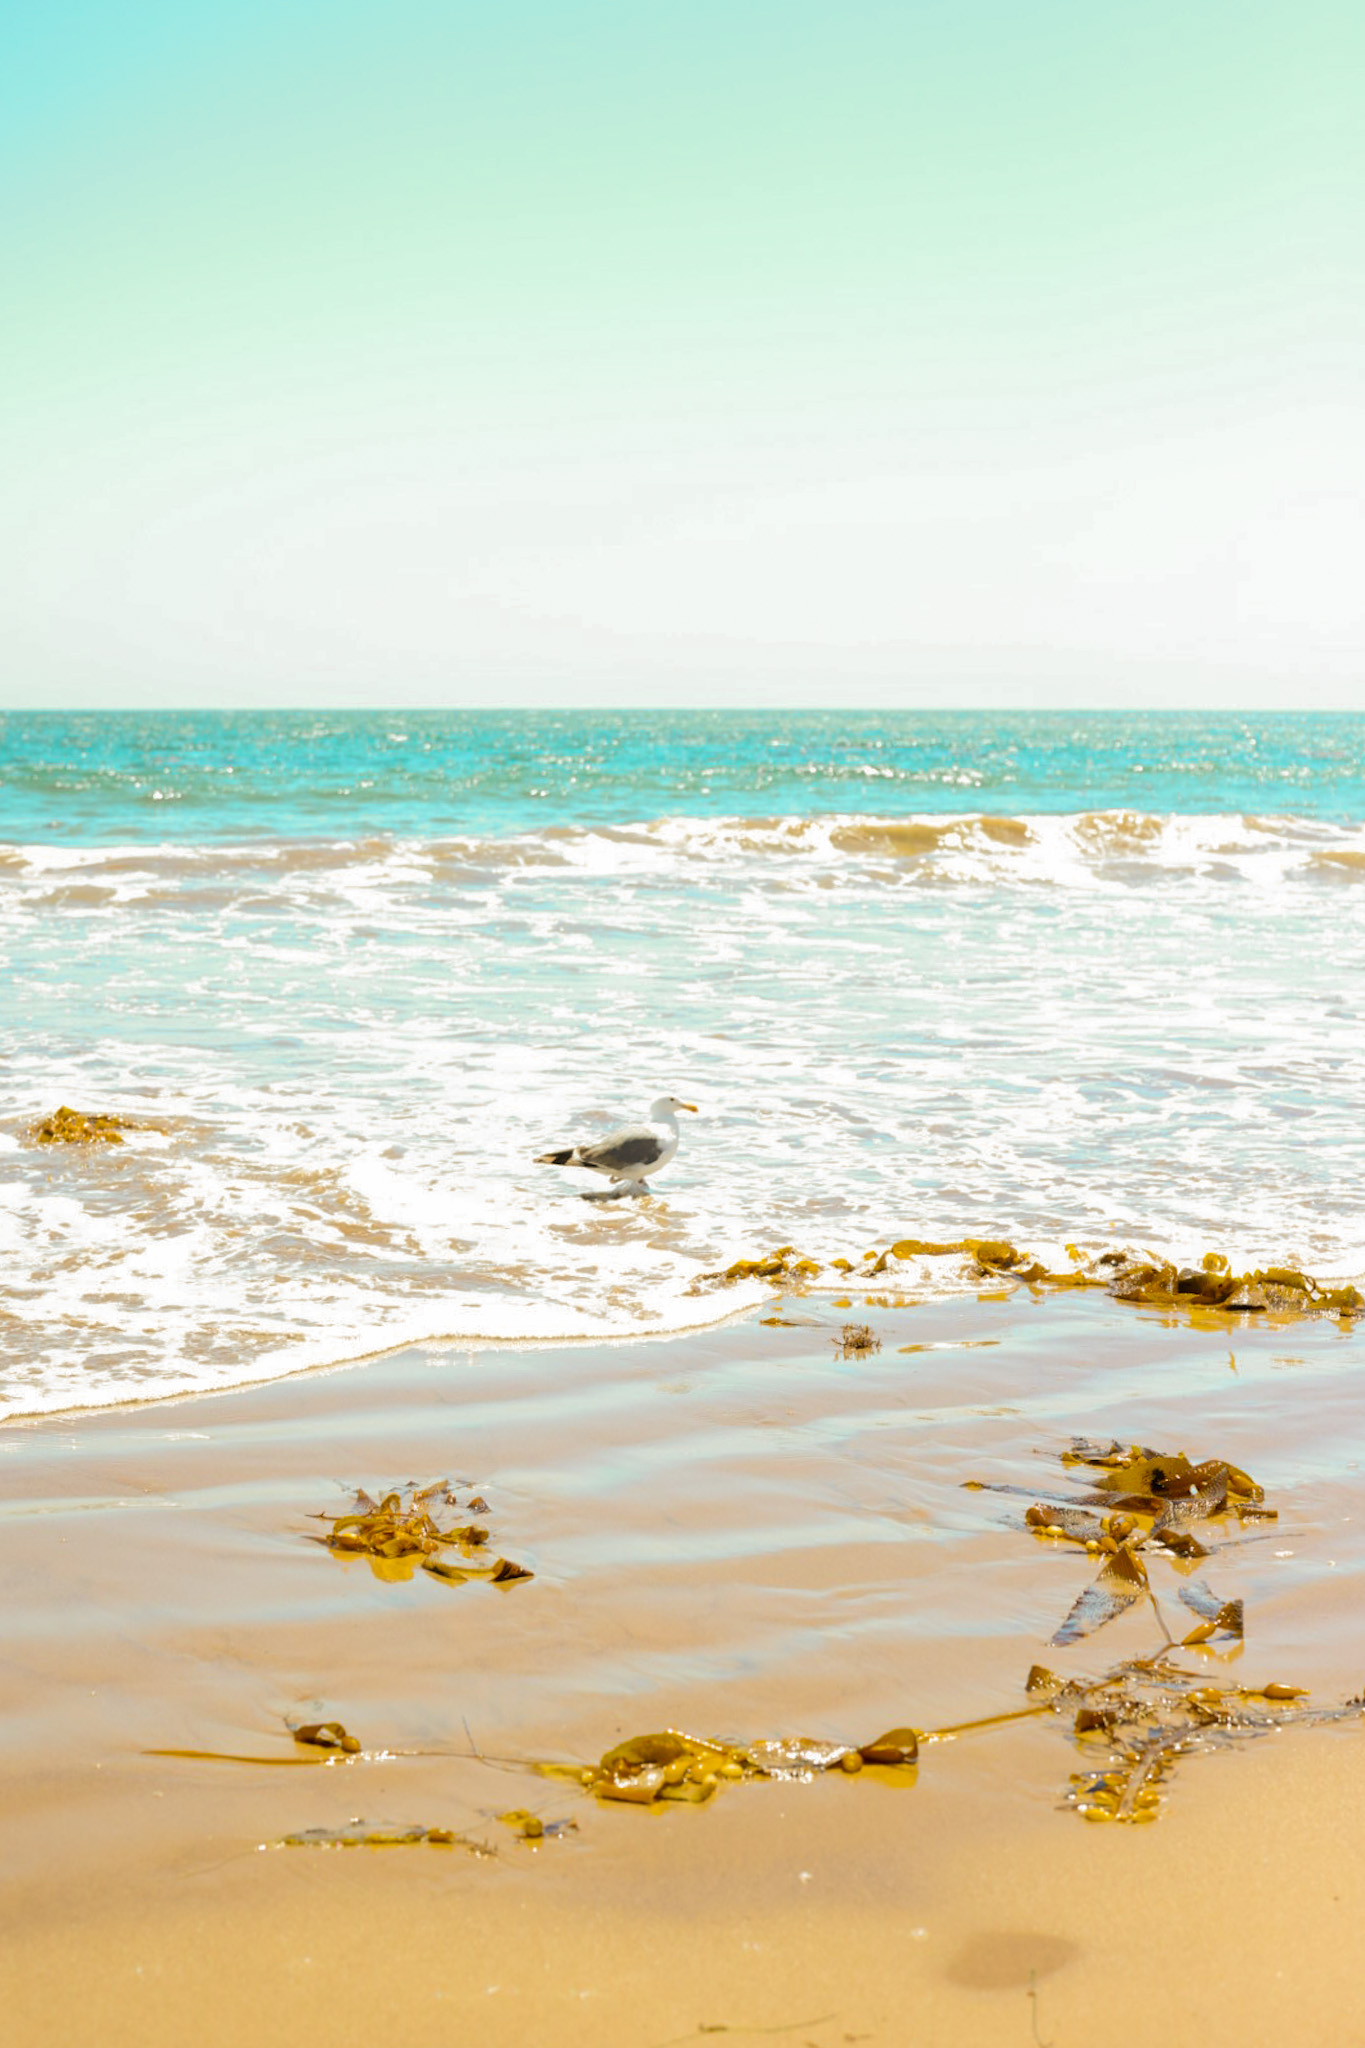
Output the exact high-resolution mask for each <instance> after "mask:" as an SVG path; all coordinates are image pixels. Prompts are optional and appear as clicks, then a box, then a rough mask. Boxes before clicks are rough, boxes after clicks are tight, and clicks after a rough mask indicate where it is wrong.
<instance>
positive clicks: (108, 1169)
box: [0, 711, 1365, 1414]
mask: <svg viewBox="0 0 1365 2048" xmlns="http://www.w3.org/2000/svg"><path fill="white" fill-rule="evenodd" d="M1363 942H1365V717H1362V716H1356V715H1338V716H1333V715H1317V716H1294V715H1288V714H1286V715H1279V716H1255V717H1252V716H1231V715H1212V714H1210V715H1202V714H1189V715H1185V716H1170V715H1161V716H1156V715H1144V714H1109V715H1099V714H1094V715H1091V714H1086V715H1076V714H1062V713H1057V714H1042V713H1034V714H1020V715H1014V714H1009V715H1007V714H1003V713H997V712H989V713H987V712H974V713H961V714H948V713H935V714H926V713H904V714H893V713H867V712H849V713H839V712H833V711H829V712H821V713H816V714H791V715H786V714H779V713H750V712H735V713H724V712H694V713H653V712H648V713H647V712H640V713H631V714H627V713H614V712H578V713H567V712H566V713H550V712H545V713H537V714H530V713H528V714H517V715H512V714H507V715H503V714H499V713H494V712H420V713H419V712H406V711H394V712H390V713H380V712H357V713H326V714H318V713H306V712H289V713H254V712H252V713H231V714H221V715H214V714H202V715H201V714H182V713H169V712H168V713H156V714H154V713H148V714H134V713H129V714H102V715H81V714H56V713H54V714H39V713H32V712H25V713H11V714H8V715H3V716H0V951H2V952H3V975H4V988H5V1000H4V1003H3V1016H2V1017H0V1051H2V1052H3V1064H2V1065H0V1091H3V1095H2V1099H0V1274H2V1275H3V1279H2V1280H0V1289H2V1290H3V1291H2V1292H0V1329H3V1335H4V1344H3V1357H2V1358H0V1412H4V1413H9V1414H24V1413H33V1412H38V1411H43V1410H54V1409H62V1408H69V1407H78V1406H91V1405H95V1406H98V1405H105V1404H108V1403H114V1402H122V1401H130V1400H145V1399H149V1398H155V1397H157V1396H162V1395H169V1394H175V1393H184V1392H191V1391H196V1390H208V1389H214V1388H225V1387H230V1386H234V1385H239V1384H243V1383H246V1382H249V1381H254V1380H262V1379H267V1378H271V1377H275V1376H278V1375H282V1374H285V1373H288V1372H292V1371H295V1370H299V1369H301V1368H303V1367H306V1366H316V1365H320V1364H328V1363H340V1362H343V1361H346V1360H351V1359H355V1358H357V1357H360V1356H364V1355H367V1354H370V1353H373V1352H376V1351H379V1350H383V1349H388V1348H391V1347H395V1346H398V1345H400V1344H405V1343H408V1342H410V1341H417V1340H421V1341H423V1342H426V1343H430V1344H436V1345H439V1344H441V1343H447V1344H451V1345H456V1346H461V1345H464V1346H467V1345H470V1344H474V1343H483V1342H487V1341H493V1340H518V1341H522V1342H525V1341H528V1340H529V1341H544V1342H552V1341H561V1340H564V1339H568V1338H575V1337H593V1338H601V1337H604V1336H605V1337H611V1336H620V1337H627V1336H640V1335H644V1334H647V1333H651V1332H663V1331H670V1330H680V1329H685V1328H688V1327H690V1326H694V1325H698V1324H701V1323H704V1322H708V1321H713V1320H715V1319H716V1318H717V1317H718V1316H720V1315H723V1314H726V1313H729V1312H731V1311H739V1310H744V1309H747V1308H749V1307H751V1306H752V1305H753V1303H754V1302H756V1301H758V1300H760V1299H763V1298H766V1290H765V1289H764V1287H763V1286H762V1285H761V1283H758V1282H742V1283H740V1284H738V1285H736V1286H733V1287H730V1288H721V1289H717V1288H715V1287H713V1286H712V1285H711V1284H710V1283H709V1282H708V1281H707V1279H706V1276H708V1275H711V1274H714V1273H715V1272H717V1271H718V1270H721V1269H723V1268H724V1267H725V1266H726V1265H727V1264H729V1263H730V1262H732V1261H733V1260H735V1259H737V1258H740V1257H745V1256H752V1255H753V1254H755V1253H757V1252H762V1251H765V1250H768V1249H771V1248H773V1247H775V1246H778V1245H782V1244H790V1245H793V1246H795V1247H796V1248H797V1249H798V1250H799V1251H800V1252H802V1253H803V1254H806V1255H807V1256H809V1257H811V1258H813V1259H815V1260H817V1261H821V1262H825V1261H829V1260H830V1259H832V1258H834V1257H835V1256H844V1257H848V1258H851V1259H854V1260H857V1259H859V1258H861V1256H862V1254H863V1253H864V1252H865V1251H866V1250H867V1249H869V1248H870V1247H873V1246H885V1245H887V1244H889V1243H890V1242H891V1241H892V1240H894V1239H896V1238H900V1237H904V1236H907V1235H912V1236H918V1237H924V1238H953V1237H957V1236H961V1235H967V1234H971V1235H977V1236H990V1237H997V1236H1003V1237H1008V1238H1010V1239H1012V1240H1014V1241H1015V1242H1016V1243H1019V1244H1020V1245H1027V1246H1028V1247H1029V1248H1030V1249H1032V1250H1036V1251H1039V1252H1040V1253H1041V1254H1042V1255H1043V1256H1046V1257H1050V1258H1057V1259H1060V1258H1062V1257H1063V1256H1064V1253H1063V1250H1062V1248H1063V1247H1064V1246H1065V1245H1066V1244H1067V1243H1074V1244H1076V1245H1078V1246H1080V1247H1081V1248H1082V1249H1084V1250H1089V1251H1092V1252H1093V1251H1095V1250H1097V1249H1099V1248H1101V1247H1118V1246H1124V1247H1134V1248H1147V1249H1151V1250H1153V1251H1158V1252H1160V1253H1162V1254H1163V1255H1169V1256H1172V1257H1175V1258H1177V1259H1180V1260H1183V1259H1186V1258H1190V1257H1196V1256H1198V1255H1199V1254H1201V1253H1203V1252H1205V1251H1207V1250H1219V1251H1222V1252H1224V1253H1226V1254H1228V1255H1229V1256H1230V1257H1231V1259H1232V1261H1233V1263H1234V1265H1243V1264H1246V1265H1252V1264H1257V1263H1261V1264H1264V1263H1270V1262H1277V1263H1288V1264H1292V1265H1295V1266H1300V1267H1303V1268H1306V1269H1307V1270H1309V1271H1311V1272H1314V1273H1316V1274H1318V1275H1319V1276H1320V1277H1335V1276H1340V1277H1350V1278H1354V1279H1359V1277H1360V1276H1361V1274H1362V1270H1365V1061H1362V1057H1361V1046H1362V1043H1365V1031H1363V1030H1362V1010H1363V1009H1365V980H1363V978H1362V964H1361V963H1362V959H1363V958H1365V944H1363ZM664 1093H672V1094H677V1095H679V1096H682V1097H684V1098H685V1099H686V1100H688V1101H692V1102H695V1103H697V1105H698V1108H699V1112H700V1113H699V1115H698V1116H697V1117H696V1118H695V1119H692V1118H684V1119H683V1121H684V1123H685V1125H686V1128H685V1129H684V1131H683V1134H682V1145H681V1148H680V1150H679V1153H678V1156H677V1158H676V1160H675V1161H674V1162H673V1164H672V1165H671V1167H670V1168H669V1169H668V1170H667V1172H666V1173H665V1174H664V1175H662V1176H661V1177H660V1179H659V1182H658V1192H657V1194H656V1195H655V1196H652V1197H651V1198H650V1199H649V1200H647V1201H640V1202H634V1201H625V1202H617V1203H613V1204H610V1205H590V1204H585V1203H583V1202H582V1201H581V1200H580V1199H579V1194H580V1192H581V1191H582V1189H583V1187H584V1184H585V1183H584V1177H583V1176H582V1175H576V1174H573V1173H570V1172H567V1171H562V1170H558V1169H554V1168H549V1167H542V1166H537V1165H536V1164H534V1163H533V1162H534V1158H535V1155H536V1153H538V1152H540V1151H543V1150H545V1149H547V1148H548V1147H550V1146H552V1145H555V1144H559V1143H564V1142H568V1141H570V1140H573V1139H575V1138H579V1137H590V1136H591V1135H593V1134H594V1133H595V1132H598V1131H600V1130H602V1129H603V1128H605V1127H606V1126H608V1125H609V1124H610V1123H612V1122H615V1121H618V1120H620V1119H621V1118H622V1117H624V1116H633V1115H638V1114H639V1113H640V1112H641V1111H642V1110H643V1109H644V1108H645V1107H646V1105H647V1104H648V1103H649V1102H650V1101H651V1100H652V1099H653V1098H654V1097H655V1096H657V1095H660V1094H664ZM59 1104H69V1105H70V1106H72V1107H73V1108H76V1109H78V1110H83V1111H87V1112H90V1111H100V1112H105V1113H109V1114H115V1115H119V1116H122V1117H125V1118H128V1119H130V1120H131V1123H132V1124H133V1125H135V1126H136V1127H137V1128H130V1129H128V1130H127V1131H126V1132H125V1140H126V1142H125V1143H123V1144H122V1145H119V1146H112V1145H111V1146H106V1145H80V1146H66V1145H39V1144H37V1143H35V1142H34V1140H33V1136H32V1130H33V1126H34V1124H35V1123H36V1122H37V1121H38V1120H39V1119H40V1118H42V1117H44V1116H46V1115H48V1114H50V1113H51V1111H53V1110H54V1109H55V1108H56V1107H57V1106H58V1105H59ZM827 1278H828V1280H829V1281H830V1282H831V1284H834V1283H837V1280H838V1275H837V1273H834V1272H830V1273H829V1274H828V1275H827ZM922 1284H923V1285H926V1286H927V1285H931V1284H932V1285H933V1286H936V1287H939V1288H943V1289H951V1288H953V1287H964V1286H969V1285H971V1284H974V1283H973V1282H972V1281H971V1279H970V1277H969V1276H968V1275H967V1274H966V1273H965V1271H964V1270H963V1268H962V1267H961V1266H960V1265H958V1264H955V1263H954V1262H951V1261H947V1262H939V1263H938V1265H937V1266H936V1268H935V1269H934V1277H933V1278H932V1279H930V1278H929V1277H926V1278H925V1279H924V1280H923V1282H922Z"/></svg>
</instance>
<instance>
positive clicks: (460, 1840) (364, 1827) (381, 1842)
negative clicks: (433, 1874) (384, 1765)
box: [262, 1820, 498, 1856]
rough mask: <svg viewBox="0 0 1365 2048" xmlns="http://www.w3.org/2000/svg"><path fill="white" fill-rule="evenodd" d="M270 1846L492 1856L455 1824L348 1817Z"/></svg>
mask: <svg viewBox="0 0 1365 2048" xmlns="http://www.w3.org/2000/svg"><path fill="white" fill-rule="evenodd" d="M262 1846H263V1847H267V1848H272V1849H416V1848H428V1849H464V1850H466V1851H467V1852H468V1854H469V1855H471V1856H496V1855H497V1853H498V1852H497V1850H496V1849H495V1848H494V1847H493V1846H492V1844H491V1843H489V1842H478V1841H475V1840H474V1839H473V1838H472V1837H471V1836H469V1835H463V1834H461V1833H460V1832H459V1830H458V1829H456V1828H431V1827H424V1826H422V1825H421V1823H420V1822H416V1821H412V1822H402V1821H400V1822H397V1823H388V1822H382V1821H381V1822H370V1821H364V1820H352V1821H348V1822H347V1823H346V1825H345V1826H344V1827H340V1828H301V1829H299V1831H298V1832H297V1833H296V1834H292V1835H282V1836H281V1837H280V1839H279V1840H278V1841H277V1842H270V1843H265V1844H263V1845H262Z"/></svg>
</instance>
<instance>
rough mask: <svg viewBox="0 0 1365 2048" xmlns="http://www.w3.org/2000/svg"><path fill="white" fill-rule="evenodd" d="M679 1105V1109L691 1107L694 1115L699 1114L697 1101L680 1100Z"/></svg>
mask: <svg viewBox="0 0 1365 2048" xmlns="http://www.w3.org/2000/svg"><path fill="white" fill-rule="evenodd" d="M678 1107H679V1109H690V1110H691V1112H692V1114H693V1116H696V1115H697V1114H698V1110H697V1105H696V1103H695V1102H680V1103H679V1104H678Z"/></svg>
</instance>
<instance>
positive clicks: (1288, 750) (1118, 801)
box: [0, 711, 1365, 842]
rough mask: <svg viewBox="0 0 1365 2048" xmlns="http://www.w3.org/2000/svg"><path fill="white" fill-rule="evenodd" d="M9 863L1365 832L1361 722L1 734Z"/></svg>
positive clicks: (1074, 719)
mask: <svg viewBox="0 0 1365 2048" xmlns="http://www.w3.org/2000/svg"><path fill="white" fill-rule="evenodd" d="M0 776H3V781H2V782H0V816H2V817H3V836H4V837H5V838H6V839H10V840H13V839H23V838H26V837H28V836H29V835H32V836H33V837H35V838H43V839H48V838H57V837H60V838H65V839H72V840H78V841H87V840H93V841H99V842H109V841H117V840H119V839H122V838H129V839H145V838H146V837H148V836H149V835H153V836H157V837H161V836H164V835H167V834H185V835H187V836H189V837H191V838H194V839H196V840H198V839H237V838H250V837H255V836H259V835H270V836H279V837H282V838H301V837H310V836H313V835H315V834H316V835H324V836H330V835H337V834H340V833H363V834H370V833H377V832H388V833H393V834H397V835H404V836H407V835H412V836H415V837H419V838H422V837H429V836H433V835H444V834H453V833H477V834H481V835H482V834H489V835H493V834H510V833H515V832H525V831H534V830H537V829H543V828H544V827H546V826H549V825H570V826H573V825H593V824H617V825H619V824H628V823H631V822H633V821H635V820H638V819H652V818H659V817H665V816H668V815H670V814H673V813H679V812H681V813H686V814H687V815H689V816H698V817H708V818H715V817H724V816H727V815H731V814H736V815H742V816H749V815H759V816H772V815H785V814H789V813H790V814H797V815H801V816H805V815H810V814H815V813H837V812H844V811H864V810H872V811H876V812H878V813H880V814H882V815H886V816H894V817H901V816H905V815H907V814H914V813H919V812H930V813H935V814H937V813H941V812H944V811H963V810H977V811H986V812H999V813H1006V814H1010V815H1014V814H1018V813H1021V812H1051V813H1057V812H1069V811H1093V810H1137V811H1149V812H1158V813H1182V812H1188V813H1208V812H1219V811H1226V812H1253V813H1260V812H1266V813H1271V814H1276V815H1279V814H1291V815H1295V816H1300V817H1305V818H1321V819H1327V820H1334V821H1337V822H1341V823H1348V822H1352V821H1354V822H1356V823H1359V822H1360V821H1361V820H1362V819H1365V716H1355V715H1347V714H1341V715H1338V716H1330V715H1317V716H1313V717H1295V716H1293V715H1290V714H1285V715H1281V716H1273V717H1258V718H1254V719H1253V718H1247V717H1236V716H1229V715H1217V716H1215V715H1212V714H1203V713H1192V714H1190V715H1188V716H1185V717H1172V716H1170V715H1169V714H1166V715H1162V716H1160V717H1158V716H1155V715H1152V714H1147V713H1137V712H1134V713H1112V714H1074V713H1065V712H1056V713H1033V714H1026V715H1019V714H1014V715H1007V714H1004V713H997V712H966V713H953V712H929V713H908V712H903V713H891V712H887V713H871V712H855V713H850V714H847V715H844V714H840V713H838V712H828V711H826V712H811V713H800V714H792V715H789V716H779V715H776V714H772V713H755V712H733V713H725V712H710V711H708V712H691V713H667V714H663V713H645V712H636V713H623V712H589V713H584V712H565V713H556V712H543V713H538V714H537V713H530V714H528V713H522V714H518V715H515V716H512V715H502V714H499V713H497V712H487V711H471V712H403V713H402V714H401V715H400V714H386V713H380V712H357V713H342V714H334V715H327V716H320V715H318V714H316V713H312V712H297V711H296V712H281V713H277V714H273V715H270V714H261V713H254V712H251V713H247V712H237V713H232V712H227V713H199V714H186V713H181V712H158V713H144V714H133V713H130V714H125V715H121V716H109V715H95V714H73V713H63V714H51V715H47V716H42V715H37V714H34V713H31V712H25V713H10V714H8V715H6V714H0Z"/></svg>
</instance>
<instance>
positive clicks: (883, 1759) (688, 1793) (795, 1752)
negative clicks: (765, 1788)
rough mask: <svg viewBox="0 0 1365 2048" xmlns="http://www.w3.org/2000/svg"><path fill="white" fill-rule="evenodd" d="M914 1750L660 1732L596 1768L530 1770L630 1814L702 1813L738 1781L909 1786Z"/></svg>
mask: <svg viewBox="0 0 1365 2048" xmlns="http://www.w3.org/2000/svg"><path fill="white" fill-rule="evenodd" d="M919 1743H920V1736H919V1733H918V1731H917V1730H916V1729H914V1728H891V1729H888V1730H887V1732H886V1733H885V1734H884V1735H879V1736H877V1737H876V1739H875V1740H874V1741H872V1742H867V1743H862V1744H848V1743H843V1742H824V1741H818V1740H815V1739H813V1738H811V1737H809V1736H783V1737H774V1738H768V1739H764V1740H761V1741H757V1742H750V1743H737V1742H724V1741H718V1740H713V1739H712V1738H711V1737H708V1736H702V1735H687V1734H684V1733H683V1731H682V1730H681V1729H678V1728H665V1729H664V1730H662V1731H661V1732H660V1733H658V1734H654V1735H636V1736H632V1737H631V1738H630V1740H629V1741H627V1742H618V1743H617V1745H616V1747H615V1748H614V1749H609V1750H608V1751H607V1752H606V1754H605V1755H604V1756H603V1757H602V1758H601V1760H600V1762H598V1763H596V1764H587V1765H576V1764H557V1763H540V1764H536V1765H535V1766H534V1768H535V1769H536V1770H537V1771H538V1772H540V1774H541V1775H542V1776H544V1777H551V1778H569V1779H572V1780H575V1781H576V1782H577V1783H578V1784H580V1785H581V1786H582V1787H583V1789H584V1790H585V1791H586V1792H589V1793H591V1794H592V1795H593V1797H594V1798H596V1799H600V1800H610V1801H620V1802H622V1803H623V1804H626V1805H630V1806H661V1805H687V1806H702V1805H705V1803H706V1802H707V1801H708V1800H709V1799H711V1798H713V1797H714V1796H715V1794H716V1792H717V1791H718V1790H719V1789H720V1787H721V1786H722V1785H726V1784H738V1783H740V1782H741V1781H742V1780H744V1779H746V1778H777V1779H783V1780H787V1781H797V1782H805V1783H809V1782H810V1781H811V1780H812V1779H814V1778H815V1777H817V1776H820V1775H821V1774H823V1773H825V1772H833V1771H837V1772H839V1773H841V1774H842V1775H844V1776H846V1777H852V1776H855V1775H857V1774H858V1773H859V1772H861V1771H862V1770H863V1769H864V1767H868V1768H870V1769H872V1770H874V1771H877V1772H880V1773H883V1774H890V1775H892V1776H897V1777H899V1778H900V1779H901V1780H902V1781H904V1782H913V1776H914V1769H915V1764H916V1761H917V1759H918V1756H919Z"/></svg>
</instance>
